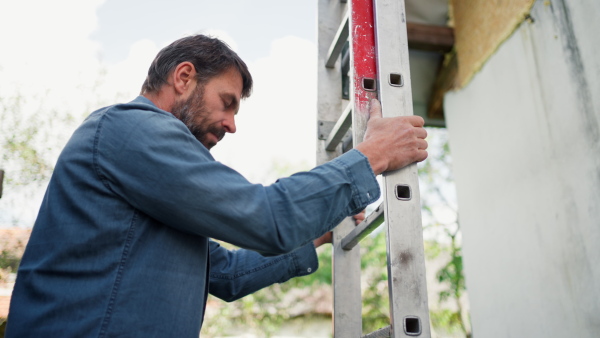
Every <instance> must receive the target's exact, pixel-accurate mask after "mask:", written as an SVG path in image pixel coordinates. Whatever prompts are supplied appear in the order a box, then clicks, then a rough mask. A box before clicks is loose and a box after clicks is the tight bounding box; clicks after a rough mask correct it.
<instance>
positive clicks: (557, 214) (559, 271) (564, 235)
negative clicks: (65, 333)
mask: <svg viewBox="0 0 600 338" xmlns="http://www.w3.org/2000/svg"><path fill="white" fill-rule="evenodd" d="M598 13H600V1H584V0H579V1H567V0H550V1H542V0H540V1H537V2H536V3H535V5H534V7H533V10H532V13H531V16H532V21H526V22H524V23H523V24H522V25H521V26H520V27H519V29H518V30H517V31H516V32H515V33H514V34H513V35H512V36H511V37H510V38H509V39H508V40H507V41H506V42H505V43H504V44H503V45H502V46H501V47H500V48H499V49H498V51H497V53H496V54H494V55H493V56H492V57H491V58H490V59H489V61H488V62H487V63H486V64H485V65H484V67H483V68H482V70H481V71H480V72H479V73H478V74H477V75H475V77H474V78H473V80H472V82H471V83H470V84H469V85H468V86H467V87H465V88H464V89H462V90H461V91H458V92H453V93H449V94H447V95H446V100H445V111H446V119H447V126H448V129H449V133H450V147H451V151H452V154H453V159H454V168H453V169H454V174H455V178H456V184H457V193H458V204H459V209H460V221H461V225H462V229H463V240H464V242H463V244H464V263H465V271H466V278H467V287H468V291H469V298H470V302H471V316H472V322H473V333H474V336H475V337H485V338H491V337H502V338H506V337H545V338H546V337H598V335H599V334H600V140H599V139H600V19H599V18H598ZM459 57H460V55H459Z"/></svg>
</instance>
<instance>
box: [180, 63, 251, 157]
mask: <svg viewBox="0 0 600 338" xmlns="http://www.w3.org/2000/svg"><path fill="white" fill-rule="evenodd" d="M241 93H242V77H241V76H240V74H239V72H238V71H237V70H236V69H230V70H227V71H225V72H224V73H223V74H221V75H217V76H215V77H214V78H212V79H210V80H209V81H208V82H207V83H206V84H204V85H203V86H202V85H196V88H195V90H194V91H193V92H192V93H191V95H189V97H187V98H183V99H181V100H179V101H177V102H175V104H174V105H173V108H172V109H171V113H172V114H173V115H175V116H176V117H177V118H178V119H180V120H181V121H182V122H183V123H184V124H185V125H186V126H187V127H188V129H189V130H190V131H191V132H192V134H193V135H194V136H195V137H196V139H198V141H200V143H202V144H203V145H204V146H205V147H206V148H207V149H209V150H210V149H211V148H212V147H214V146H215V145H216V144H217V142H219V141H220V140H221V139H222V138H223V137H224V136H225V133H235V130H236V127H235V115H236V114H237V112H238V109H239V105H240V97H241Z"/></svg>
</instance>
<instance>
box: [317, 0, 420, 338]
mask: <svg viewBox="0 0 600 338" xmlns="http://www.w3.org/2000/svg"><path fill="white" fill-rule="evenodd" d="M318 26H319V27H318V54H319V61H318V80H317V81H318V84H317V86H318V87H317V92H318V99H317V105H318V138H319V142H318V145H317V162H318V163H323V162H326V161H328V160H331V159H333V158H335V157H336V156H339V155H340V154H342V153H344V152H346V151H348V150H350V149H352V147H353V146H354V145H356V144H357V142H360V141H362V139H363V136H364V132H365V128H366V122H367V117H368V116H369V111H368V108H369V102H370V99H371V98H378V99H379V100H380V102H381V105H382V112H383V116H384V117H391V116H406V115H412V114H413V106H412V92H411V82H410V70H409V60H408V42H407V30H406V13H405V7H404V0H351V1H349V3H346V1H343V0H342V1H340V0H319V3H318ZM382 177H383V178H382V180H383V189H382V195H383V196H384V200H383V202H382V204H381V205H380V206H379V207H378V208H377V209H376V211H375V212H373V213H372V214H371V215H369V216H368V217H367V218H366V219H365V220H364V221H363V222H362V223H361V224H359V225H358V226H355V224H354V221H353V220H352V219H351V218H348V219H346V220H345V221H343V222H342V223H341V224H340V225H339V226H338V227H337V228H336V229H335V230H334V232H333V292H334V311H333V312H334V313H333V333H334V337H336V338H347V337H361V336H362V316H361V311H362V300H361V286H360V274H361V267H360V251H359V244H358V243H359V241H360V240H361V239H362V238H364V237H366V236H367V235H368V234H369V233H370V232H372V231H373V230H374V229H376V228H377V227H378V226H380V225H381V224H382V222H383V220H384V219H385V224H386V229H385V230H386V235H387V269H388V289H389V297H390V325H389V326H388V327H385V328H382V329H380V330H377V331H375V332H372V333H369V334H367V335H366V336H364V337H415V336H418V337H430V336H431V333H430V323H429V309H428V300H427V285H426V277H425V258H424V250H423V249H424V248H423V230H422V225H421V206H420V196H419V186H418V174H417V166H416V164H412V165H410V166H408V167H406V168H403V169H401V170H397V171H393V172H387V173H384V174H383V175H382Z"/></svg>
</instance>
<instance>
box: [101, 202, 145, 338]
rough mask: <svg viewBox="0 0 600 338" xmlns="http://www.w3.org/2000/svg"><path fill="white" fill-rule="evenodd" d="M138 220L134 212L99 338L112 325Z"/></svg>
mask: <svg viewBox="0 0 600 338" xmlns="http://www.w3.org/2000/svg"><path fill="white" fill-rule="evenodd" d="M137 218H138V213H137V211H135V210H134V211H133V216H132V218H131V225H130V226H129V230H128V231H127V238H126V239H125V245H124V246H123V252H122V254H121V260H120V262H119V267H118V269H117V275H116V276H115V281H114V284H113V288H112V291H111V295H110V299H109V301H108V305H107V307H106V312H105V314H104V319H103V320H102V325H101V326H100V333H99V334H98V337H99V338H101V337H104V336H105V335H106V331H107V329H108V325H109V324H110V319H111V317H112V313H113V306H114V304H115V300H116V298H117V294H118V291H119V287H120V285H121V280H122V277H123V271H124V269H125V263H126V262H127V258H128V257H129V249H130V247H131V242H132V241H133V237H134V232H135V224H136V220H137Z"/></svg>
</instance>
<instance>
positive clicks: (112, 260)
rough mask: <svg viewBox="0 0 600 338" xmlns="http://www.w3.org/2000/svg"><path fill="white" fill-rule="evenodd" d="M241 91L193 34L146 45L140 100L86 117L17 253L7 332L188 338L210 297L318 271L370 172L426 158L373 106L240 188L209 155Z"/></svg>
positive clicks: (244, 75)
mask: <svg viewBox="0 0 600 338" xmlns="http://www.w3.org/2000/svg"><path fill="white" fill-rule="evenodd" d="M251 88H252V78H251V76H250V73H249V72H248V69H247V68H246V65H245V64H244V62H243V61H242V60H241V59H240V58H239V57H238V56H237V54H235V53H234V52H233V51H231V50H230V49H229V48H228V47H227V46H226V45H225V44H223V43H222V42H221V41H219V40H217V39H212V38H209V37H206V36H202V35H197V36H191V37H187V38H183V39H180V40H178V41H175V42H174V43H172V44H171V45H169V46H167V47H165V48H164V49H163V50H162V51H160V52H159V54H158V55H157V57H156V59H155V60H154V61H153V63H152V65H151V66H150V70H149V72H148V77H147V79H146V81H145V82H144V85H143V87H142V95H141V96H139V97H138V98H136V99H135V100H133V101H132V102H130V103H127V104H118V105H115V106H110V107H106V108H103V109H100V110H98V111H96V112H94V113H92V114H91V115H90V116H89V117H88V118H87V119H86V120H85V121H84V122H83V124H82V125H81V126H80V127H79V128H78V129H77V131H75V133H74V134H73V136H72V137H71V139H70V140H69V142H68V143H67V145H66V146H65V148H64V150H63V152H62V153H61V155H60V157H59V159H58V162H57V164H56V168H55V170H54V173H53V176H52V178H51V180H50V183H49V186H48V190H47V192H46V195H45V198H44V201H43V203H42V206H41V208H40V212H39V215H38V218H37V220H36V223H35V225H34V228H33V231H32V235H31V239H30V241H29V243H28V245H27V249H26V252H25V254H24V256H23V260H22V262H21V266H20V268H19V273H18V277H17V281H16V285H15V289H14V292H13V297H12V302H11V309H10V314H9V318H8V328H7V336H8V337H28V336H31V337H41V336H44V337H55V336H59V337H84V336H94V337H112V336H139V337H147V336H156V337H196V336H198V333H199V331H200V328H201V325H202V318H203V314H204V306H205V302H206V296H207V293H208V292H210V293H211V294H213V295H215V296H217V297H220V298H222V299H225V300H228V301H230V300H234V299H237V298H240V297H243V296H244V295H247V294H249V293H252V292H254V291H256V290H259V289H261V288H263V287H265V286H267V285H270V284H273V283H276V282H279V283H280V282H284V281H286V280H288V279H289V278H292V277H295V276H301V275H306V274H309V273H311V272H313V271H315V270H316V268H317V260H316V254H315V244H316V245H319V244H320V243H321V242H323V241H326V240H327V239H326V235H325V237H321V236H323V235H324V234H326V233H327V232H328V231H330V230H331V229H332V228H333V227H334V226H335V225H336V224H338V223H339V222H340V221H341V220H342V219H343V218H344V217H347V216H349V215H353V214H356V213H358V212H359V211H361V210H363V209H364V208H365V207H366V206H367V205H368V204H369V203H371V202H373V201H374V200H376V199H377V198H378V196H379V187H378V185H377V183H376V180H375V175H376V174H379V173H381V172H383V171H386V170H394V169H397V168H400V167H403V166H405V165H408V164H410V163H412V162H415V161H422V160H424V159H425V158H426V157H427V152H426V150H425V149H426V148H427V143H426V142H425V140H424V138H425V137H426V132H425V130H424V129H423V128H422V126H423V120H422V119H420V118H418V117H408V118H392V119H384V118H381V111H380V108H379V105H378V103H377V102H373V104H372V109H371V117H370V121H369V123H368V127H367V132H366V135H365V140H364V142H363V143H361V144H360V145H359V146H357V147H356V149H355V150H352V151H350V152H348V153H346V154H344V155H342V156H340V157H338V158H337V159H335V160H333V161H331V162H329V163H327V164H324V165H321V166H318V167H316V168H315V169H313V170H311V171H310V172H303V173H298V174H296V175H293V176H291V177H288V178H284V179H280V180H279V181H278V182H276V183H275V184H273V185H271V186H267V187H265V186H261V185H257V184H251V183H249V182H248V181H247V180H245V179H244V178H243V177H242V176H241V175H239V174H238V173H237V172H235V171H233V170H232V169H230V168H228V167H226V166H224V165H222V164H220V163H218V162H216V161H215V160H214V159H213V157H212V156H211V154H210V153H209V150H210V149H211V148H212V147H213V146H215V145H216V144H217V143H218V142H219V141H220V140H221V139H222V138H223V136H224V135H225V133H234V132H235V131H236V126H235V115H236V113H237V111H238V109H239V105H240V101H241V99H243V98H245V97H248V96H249V95H250V91H251ZM384 150H385V151H384ZM210 238H214V239H219V240H222V241H225V242H229V243H232V244H235V245H237V246H240V247H242V248H245V250H238V251H228V250H225V249H223V248H222V247H220V246H219V245H218V244H217V243H216V242H213V241H211V240H209V239H210ZM315 238H317V239H318V240H317V241H315V243H314V244H313V242H312V241H313V240H314V239H315ZM259 253H260V254H259Z"/></svg>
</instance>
